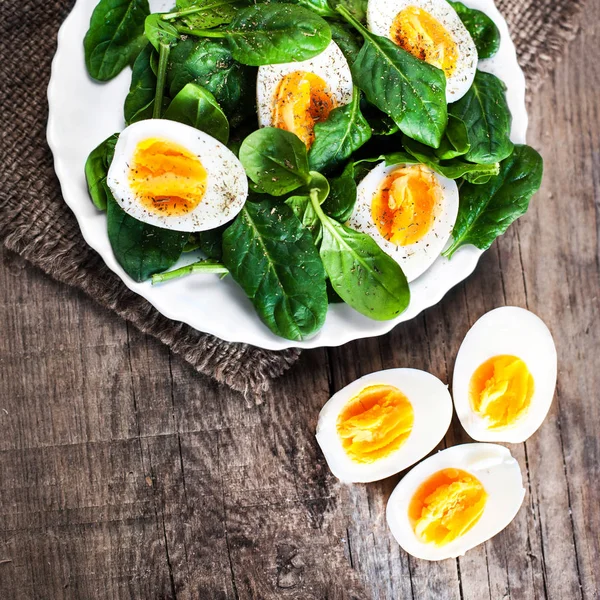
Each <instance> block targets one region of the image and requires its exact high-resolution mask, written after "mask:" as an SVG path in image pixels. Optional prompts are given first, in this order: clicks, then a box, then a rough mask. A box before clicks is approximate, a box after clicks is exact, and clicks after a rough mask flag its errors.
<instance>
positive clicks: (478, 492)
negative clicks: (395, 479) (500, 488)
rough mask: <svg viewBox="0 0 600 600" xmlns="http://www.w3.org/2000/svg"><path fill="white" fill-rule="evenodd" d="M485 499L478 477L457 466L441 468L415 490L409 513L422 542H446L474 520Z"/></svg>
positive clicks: (437, 543) (484, 492) (436, 543)
mask: <svg viewBox="0 0 600 600" xmlns="http://www.w3.org/2000/svg"><path fill="white" fill-rule="evenodd" d="M486 501H487V493H486V491H485V489H484V488H483V485H481V482H480V481H479V479H477V478H476V477H474V476H473V475H471V474H470V473H467V472H466V471H461V470H460V469H443V470H442V471H438V472H437V473H434V474H433V475H432V476H431V477H430V478H429V479H427V481H425V482H424V483H423V484H422V485H421V486H420V487H419V489H418V490H417V491H416V492H415V494H414V496H413V497H412V499H411V501H410V505H409V507H408V516H409V519H410V522H411V524H412V527H413V530H414V532H415V533H416V535H417V537H418V538H419V539H420V540H421V541H422V542H424V543H426V544H430V543H433V544H435V545H436V546H445V545H446V544H448V543H449V542H451V541H452V540H455V539H456V538H457V537H460V536H461V535H463V534H464V533H466V532H467V531H469V529H471V527H473V525H475V523H477V521H478V520H479V518H480V517H481V515H482V514H483V509H484V507H485V503H486Z"/></svg>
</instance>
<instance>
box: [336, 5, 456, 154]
mask: <svg viewBox="0 0 600 600" xmlns="http://www.w3.org/2000/svg"><path fill="white" fill-rule="evenodd" d="M338 11H339V12H340V14H342V16H344V17H345V18H346V19H347V20H348V21H349V22H350V23H351V24H352V25H353V26H354V27H355V28H356V29H357V31H359V32H360V33H361V34H362V36H363V38H364V40H365V43H364V45H363V47H362V49H361V51H360V53H359V55H358V58H357V59H356V61H355V62H354V64H353V65H352V67H351V69H352V76H353V78H354V82H355V83H356V85H358V87H359V88H360V89H361V90H363V92H364V93H365V96H366V97H367V100H368V101H369V102H370V103H371V104H374V105H375V106H376V107H377V108H379V109H380V110H382V111H383V112H384V113H386V114H388V115H389V116H390V117H392V119H394V121H395V122H396V124H397V125H398V127H399V128H400V131H402V132H403V133H405V134H406V135H408V136H409V137H411V138H413V139H415V140H418V141H419V142H422V143H423V144H427V145H428V146H432V147H433V148H437V147H438V146H439V145H440V142H441V139H442V136H443V134H444V131H445V129H446V124H447V122H448V113H447V105H446V76H445V75H444V72H443V71H441V70H440V69H438V68H436V67H434V66H432V65H429V64H427V63H426V62H424V61H422V60H419V59H418V58H415V57H414V56H413V55H412V54H410V53H409V52H406V50H403V49H402V48H400V47H399V46H396V44H394V43H393V42H392V41H390V40H388V39H387V38H384V37H381V36H378V35H375V34H373V33H371V32H370V31H369V30H368V29H366V28H365V27H363V26H362V25H361V24H360V23H359V22H357V21H356V19H354V18H353V17H352V16H351V15H350V14H349V13H348V11H347V10H345V9H344V8H342V7H340V8H338Z"/></svg>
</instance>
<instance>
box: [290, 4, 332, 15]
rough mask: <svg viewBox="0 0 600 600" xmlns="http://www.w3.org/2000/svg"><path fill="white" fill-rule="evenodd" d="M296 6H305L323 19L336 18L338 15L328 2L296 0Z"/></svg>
mask: <svg viewBox="0 0 600 600" xmlns="http://www.w3.org/2000/svg"><path fill="white" fill-rule="evenodd" d="M295 3H296V4H300V5H301V6H304V8H308V9H309V10H312V11H313V12H314V13H317V14H318V15H319V16H321V17H336V16H337V13H336V12H335V10H333V9H332V8H331V6H329V2H328V1H327V0H296V2H295Z"/></svg>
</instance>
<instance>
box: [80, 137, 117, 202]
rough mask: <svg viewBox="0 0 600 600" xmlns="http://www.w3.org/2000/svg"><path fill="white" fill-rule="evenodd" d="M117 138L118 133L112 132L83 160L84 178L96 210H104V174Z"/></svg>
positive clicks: (106, 171) (108, 165) (105, 194)
mask: <svg viewBox="0 0 600 600" xmlns="http://www.w3.org/2000/svg"><path fill="white" fill-rule="evenodd" d="M118 139H119V134H118V133H113V134H112V135H111V136H110V137H109V138H107V139H106V140H104V141H103V142H102V143H101V144H100V145H98V146H97V147H96V148H94V149H93V150H92V151H91V153H90V155H89V156H88V159H87V160H86V162H85V179H86V181H87V186H88V190H89V193H90V196H91V198H92V202H93V203H94V206H95V207H96V208H97V209H98V210H106V202H107V192H106V175H107V174H108V169H109V167H110V163H111V162H112V159H113V156H114V154H115V145H116V144H117V140H118Z"/></svg>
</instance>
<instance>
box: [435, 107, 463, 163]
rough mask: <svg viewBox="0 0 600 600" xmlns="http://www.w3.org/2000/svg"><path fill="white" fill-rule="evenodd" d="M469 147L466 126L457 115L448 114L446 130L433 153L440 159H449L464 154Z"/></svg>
mask: <svg viewBox="0 0 600 600" xmlns="http://www.w3.org/2000/svg"><path fill="white" fill-rule="evenodd" d="M470 148H471V144H469V132H468V130H467V126H466V125H465V124H464V123H463V121H461V120H460V119H459V118H458V117H455V116H454V115H451V114H449V115H448V126H447V127H446V132H445V133H444V137H443V138H442V143H441V144H440V147H439V148H437V149H436V150H435V155H436V156H437V157H438V158H439V159H440V160H449V159H451V158H456V157H458V156H464V155H465V154H466V153H467V152H468V151H469V150H470Z"/></svg>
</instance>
